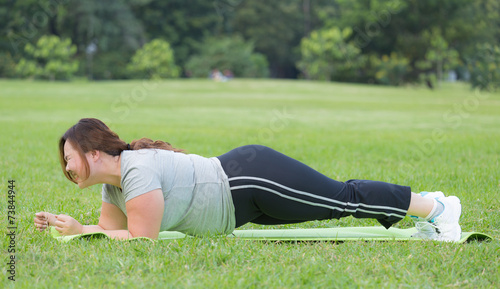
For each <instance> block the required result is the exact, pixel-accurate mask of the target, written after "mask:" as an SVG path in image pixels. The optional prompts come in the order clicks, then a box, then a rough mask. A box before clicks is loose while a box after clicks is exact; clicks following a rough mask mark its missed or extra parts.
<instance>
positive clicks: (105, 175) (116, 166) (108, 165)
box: [99, 155, 122, 188]
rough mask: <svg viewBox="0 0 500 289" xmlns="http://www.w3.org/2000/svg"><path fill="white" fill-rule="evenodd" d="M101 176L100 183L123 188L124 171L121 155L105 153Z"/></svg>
mask: <svg viewBox="0 0 500 289" xmlns="http://www.w3.org/2000/svg"><path fill="white" fill-rule="evenodd" d="M99 176H100V177H99V183H104V184H110V185H113V186H115V187H119V188H121V180H122V173H121V158H120V156H110V155H105V156H104V157H103V158H102V163H101V167H100V174H99Z"/></svg>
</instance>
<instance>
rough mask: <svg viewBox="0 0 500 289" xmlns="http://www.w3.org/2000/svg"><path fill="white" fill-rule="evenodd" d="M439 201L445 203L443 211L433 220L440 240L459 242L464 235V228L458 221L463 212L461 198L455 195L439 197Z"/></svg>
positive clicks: (432, 222)
mask: <svg viewBox="0 0 500 289" xmlns="http://www.w3.org/2000/svg"><path fill="white" fill-rule="evenodd" d="M437 201H438V202H440V203H441V204H443V206H444V210H443V212H442V213H441V214H440V215H439V216H437V217H436V218H434V219H433V220H431V224H432V225H434V227H435V228H436V232H437V238H435V240H438V241H446V242H457V241H459V240H460V238H461V237H462V228H460V224H459V223H458V221H459V220H460V215H461V214H462V205H461V204H460V199H459V198H457V197H455V196H449V197H446V198H445V197H441V198H438V199H437Z"/></svg>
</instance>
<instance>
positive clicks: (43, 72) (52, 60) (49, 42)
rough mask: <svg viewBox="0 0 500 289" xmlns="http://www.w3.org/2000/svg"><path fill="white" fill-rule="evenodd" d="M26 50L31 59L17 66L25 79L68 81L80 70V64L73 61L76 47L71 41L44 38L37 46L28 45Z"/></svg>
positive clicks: (49, 37) (22, 60)
mask: <svg viewBox="0 0 500 289" xmlns="http://www.w3.org/2000/svg"><path fill="white" fill-rule="evenodd" d="M24 50H25V51H26V53H27V55H29V56H30V58H28V59H25V58H22V59H21V60H20V62H19V63H18V64H17V66H16V71H17V73H18V74H19V75H21V76H23V77H37V78H38V77H39V78H43V79H50V80H55V79H62V80H66V79H69V78H71V77H72V76H73V75H74V73H75V72H76V71H77V70H78V62H77V61H75V60H74V59H73V57H74V55H75V53H76V46H75V45H73V44H71V40H70V39H64V40H61V39H59V37H57V36H42V37H40V39H39V40H38V42H37V43H36V45H35V46H33V45H31V44H29V43H28V44H26V46H25V48H24Z"/></svg>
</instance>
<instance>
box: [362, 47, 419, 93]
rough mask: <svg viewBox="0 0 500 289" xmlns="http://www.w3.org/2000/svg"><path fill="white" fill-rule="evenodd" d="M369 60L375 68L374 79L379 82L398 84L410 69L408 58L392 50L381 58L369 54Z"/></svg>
mask: <svg viewBox="0 0 500 289" xmlns="http://www.w3.org/2000/svg"><path fill="white" fill-rule="evenodd" d="M370 62H371V65H372V67H373V68H374V69H375V75H374V76H375V80H376V82H377V83H380V84H386V85H396V86H397V85H400V84H401V83H403V82H404V79H405V76H406V75H407V74H408V73H409V72H410V70H411V67H410V61H409V60H408V58H406V57H404V56H400V55H398V54H397V53H394V52H393V53H391V55H390V56H387V55H383V56H382V58H379V57H376V56H371V57H370Z"/></svg>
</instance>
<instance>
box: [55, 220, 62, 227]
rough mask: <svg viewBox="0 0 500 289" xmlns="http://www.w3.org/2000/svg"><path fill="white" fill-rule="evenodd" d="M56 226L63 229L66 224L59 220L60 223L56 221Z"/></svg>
mask: <svg viewBox="0 0 500 289" xmlns="http://www.w3.org/2000/svg"><path fill="white" fill-rule="evenodd" d="M54 226H56V227H63V226H64V222H63V221H59V220H58V221H56V222H55V223H54Z"/></svg>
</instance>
